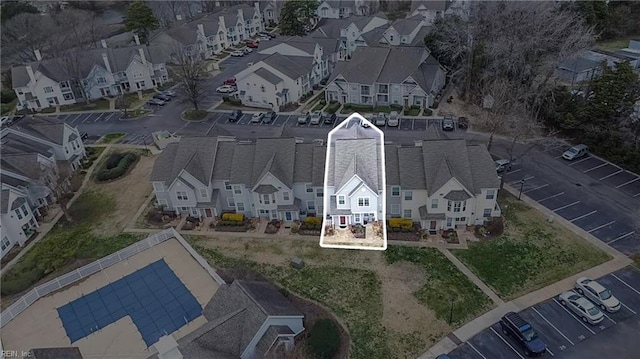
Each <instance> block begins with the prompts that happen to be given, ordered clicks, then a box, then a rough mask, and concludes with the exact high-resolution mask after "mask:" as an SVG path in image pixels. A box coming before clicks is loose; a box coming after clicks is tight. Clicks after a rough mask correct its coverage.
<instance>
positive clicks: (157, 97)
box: [153, 93, 171, 102]
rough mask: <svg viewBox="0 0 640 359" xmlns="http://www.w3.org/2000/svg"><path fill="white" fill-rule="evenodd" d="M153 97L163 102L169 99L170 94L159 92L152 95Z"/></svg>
mask: <svg viewBox="0 0 640 359" xmlns="http://www.w3.org/2000/svg"><path fill="white" fill-rule="evenodd" d="M153 98H155V99H158V100H162V101H164V102H169V101H171V96H167V95H164V94H161V93H159V94H156V95H154V96H153Z"/></svg>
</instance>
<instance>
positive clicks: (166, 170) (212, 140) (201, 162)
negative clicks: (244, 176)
mask: <svg viewBox="0 0 640 359" xmlns="http://www.w3.org/2000/svg"><path fill="white" fill-rule="evenodd" d="M184 139H185V137H183V138H182V139H181V140H180V141H178V142H175V143H170V144H169V145H168V146H167V147H166V148H165V149H164V151H163V152H162V153H161V154H160V156H158V159H157V160H156V162H155V163H154V165H153V170H152V171H151V181H159V182H165V183H166V184H167V185H169V184H171V183H172V182H173V181H174V180H175V179H176V178H177V177H178V175H179V174H180V172H181V171H182V170H183V169H184V170H185V171H187V172H188V173H189V174H191V175H192V176H194V177H195V178H196V179H197V180H198V181H200V182H202V184H204V185H208V184H209V181H210V179H211V176H212V173H213V167H214V159H215V158H216V151H217V149H218V146H217V145H218V139H217V137H208V136H191V137H186V139H187V140H186V141H185V140H184Z"/></svg>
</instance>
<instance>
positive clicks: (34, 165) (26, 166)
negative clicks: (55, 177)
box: [0, 153, 41, 180]
mask: <svg viewBox="0 0 640 359" xmlns="http://www.w3.org/2000/svg"><path fill="white" fill-rule="evenodd" d="M0 163H2V169H3V170H4V171H7V172H11V173H15V174H17V175H20V176H24V177H27V178H30V179H33V180H38V179H40V175H41V173H40V172H41V170H40V163H39V162H38V154H37V153H16V154H4V153H3V154H2V158H1V159H0Z"/></svg>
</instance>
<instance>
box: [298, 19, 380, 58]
mask: <svg viewBox="0 0 640 359" xmlns="http://www.w3.org/2000/svg"><path fill="white" fill-rule="evenodd" d="M388 25H389V20H388V19H387V18H386V17H385V16H384V15H383V14H375V15H371V16H353V17H350V18H346V19H330V18H329V19H321V20H320V21H319V22H318V25H317V26H316V29H315V30H314V31H313V32H311V33H310V34H309V37H311V38H313V39H314V40H316V41H319V42H320V41H331V43H326V44H327V45H325V46H324V47H325V48H326V50H327V52H328V54H329V55H330V58H331V57H333V56H331V54H330V53H329V51H331V52H332V53H335V55H336V56H335V57H333V58H332V61H333V62H335V61H344V60H347V59H349V58H351V55H352V54H353V52H354V51H355V49H356V48H357V47H358V46H375V45H376V44H378V43H379V42H380V41H379V40H380V38H381V35H380V36H377V37H375V36H374V37H375V41H371V40H372V37H371V36H367V35H369V34H371V33H377V30H379V29H382V28H385V29H386V28H387V27H388Z"/></svg>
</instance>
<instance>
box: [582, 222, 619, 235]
mask: <svg viewBox="0 0 640 359" xmlns="http://www.w3.org/2000/svg"><path fill="white" fill-rule="evenodd" d="M615 222H616V221H611V222H609V223H605V224H603V225H601V226H598V227H596V228H594V229H592V230H590V231H587V233H591V232H595V231H597V230H598V229H602V228H604V227H606V226H608V225H611V224H614V223H615Z"/></svg>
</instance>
